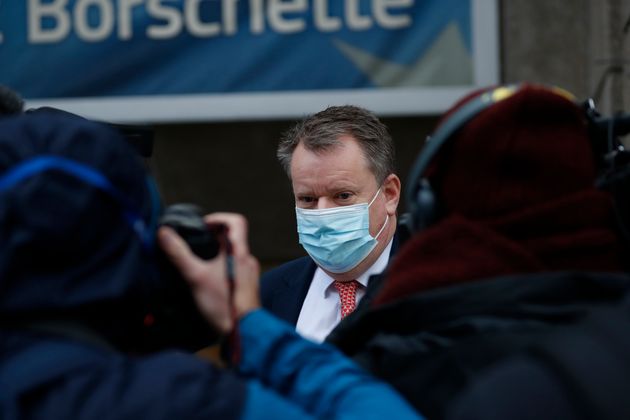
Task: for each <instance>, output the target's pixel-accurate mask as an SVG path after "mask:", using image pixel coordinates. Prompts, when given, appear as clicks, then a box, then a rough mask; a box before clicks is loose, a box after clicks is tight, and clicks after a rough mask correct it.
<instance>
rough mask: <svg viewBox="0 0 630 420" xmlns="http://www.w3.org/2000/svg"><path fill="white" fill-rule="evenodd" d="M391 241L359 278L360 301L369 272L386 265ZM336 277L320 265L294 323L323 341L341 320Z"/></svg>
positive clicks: (376, 270)
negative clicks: (335, 285)
mask: <svg viewBox="0 0 630 420" xmlns="http://www.w3.org/2000/svg"><path fill="white" fill-rule="evenodd" d="M392 242H393V241H392V240H390V241H389V244H387V246H386V247H385V249H384V250H383V252H381V255H380V256H379V257H378V259H377V260H376V261H375V262H374V264H372V266H370V268H368V269H367V271H366V272H365V273H363V274H362V275H360V276H359V278H357V279H356V281H358V282H359V284H361V286H359V287H358V288H357V293H356V299H357V304H358V303H359V301H360V300H361V298H362V297H363V296H364V295H365V288H366V287H367V285H368V280H369V278H370V276H372V275H374V274H380V273H382V272H383V270H385V268H386V267H387V263H388V262H389V253H390V251H391V248H392ZM334 281H335V280H334V279H333V278H332V277H330V276H329V275H328V274H326V272H324V270H322V269H321V268H319V267H317V269H316V270H315V274H314V275H313V280H312V281H311V285H310V287H309V288H308V292H307V293H306V299H304V304H303V305H302V310H301V311H300V316H299V317H298V320H297V325H296V327H295V329H296V330H297V332H298V333H300V334H301V335H302V336H303V337H306V338H309V339H311V340H313V341H316V342H318V343H321V342H322V341H324V339H325V338H326V336H327V335H328V334H330V332H331V331H332V330H333V328H335V326H336V325H337V324H338V323H339V321H341V304H340V302H339V292H338V291H337V289H335V287H334V286H333V282H334Z"/></svg>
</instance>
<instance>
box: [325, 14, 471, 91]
mask: <svg viewBox="0 0 630 420" xmlns="http://www.w3.org/2000/svg"><path fill="white" fill-rule="evenodd" d="M333 43H334V45H335V47H337V49H339V51H340V52H341V53H342V54H343V55H344V56H346V58H348V59H349V60H350V61H352V63H353V64H354V65H355V66H356V67H357V68H359V69H360V70H361V71H362V72H363V73H365V74H366V75H367V76H368V77H369V78H370V80H371V81H372V83H373V84H374V85H376V86H378V87H405V86H426V85H431V86H452V85H470V84H472V83H473V63H472V57H471V55H470V53H469V52H468V50H467V49H466V45H465V43H464V39H463V37H462V35H461V32H460V31H459V27H458V26H457V25H456V24H455V23H450V24H448V25H447V26H446V27H445V28H444V30H443V31H442V33H441V34H440V36H439V37H438V38H437V39H436V41H435V42H434V43H433V45H432V46H431V47H430V48H429V49H428V51H427V52H426V53H425V54H424V56H422V57H420V58H419V59H418V60H417V61H416V62H414V63H412V64H410V65H403V64H398V63H394V62H391V61H387V60H385V59H382V58H380V57H377V56H375V55H373V54H371V53H369V52H366V51H364V50H362V49H360V48H357V47H354V46H352V45H350V44H348V43H346V42H343V41H340V40H338V39H335V40H333Z"/></svg>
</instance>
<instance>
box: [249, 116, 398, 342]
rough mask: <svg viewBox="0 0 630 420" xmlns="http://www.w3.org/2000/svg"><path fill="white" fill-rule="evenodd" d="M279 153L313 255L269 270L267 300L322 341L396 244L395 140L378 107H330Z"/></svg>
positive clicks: (264, 285) (286, 140) (301, 233)
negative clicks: (374, 109)
mask: <svg viewBox="0 0 630 420" xmlns="http://www.w3.org/2000/svg"><path fill="white" fill-rule="evenodd" d="M278 159H279V160H280V163H281V164H282V166H283V167H284V169H285V170H286V172H287V174H288V175H289V178H290V180H291V183H292V187H293V194H294V197H295V205H296V209H295V211H296V220H297V231H298V237H299V241H300V244H301V245H302V246H303V247H304V249H305V251H306V252H307V253H308V257H303V258H298V259H296V260H293V261H290V262H288V263H286V264H284V265H282V266H280V267H277V268H275V269H273V270H271V271H269V272H267V273H266V274H265V275H264V276H263V277H262V280H261V296H262V302H263V306H264V307H265V308H267V309H268V310H269V311H271V312H272V313H274V314H275V315H277V316H279V317H280V318H283V319H285V320H286V321H288V322H290V323H292V324H294V325H296V329H297V331H298V332H299V333H300V334H302V335H303V336H306V337H308V338H311V339H313V340H316V341H322V340H324V338H325V337H326V336H327V335H328V333H330V331H331V330H332V329H333V328H334V327H335V326H336V325H337V324H338V323H339V321H340V320H341V319H342V318H343V317H345V316H346V315H347V314H349V313H350V312H352V310H354V307H355V306H356V304H357V303H358V302H359V300H361V299H362V298H363V297H364V296H365V294H366V292H369V290H372V289H373V288H374V287H375V283H376V282H377V279H376V277H372V278H371V276H375V275H378V274H380V273H382V272H383V270H384V269H385V268H386V266H387V264H388V262H389V259H390V256H391V254H392V252H394V251H395V250H396V248H397V240H396V238H395V232H396V225H397V223H396V208H397V206H398V201H399V198H400V179H399V178H398V176H396V175H395V174H394V147H393V142H392V139H391V137H390V135H389V133H388V132H387V128H386V127H385V126H384V125H383V124H382V123H381V122H380V121H379V120H378V118H377V117H376V116H375V115H374V114H372V113H371V112H369V111H367V110H365V109H363V108H359V107H356V106H338V107H330V108H327V109H325V110H324V111H321V112H319V113H316V114H314V115H312V116H310V117H307V118H306V119H304V120H303V121H301V122H299V123H298V124H296V125H295V126H294V127H293V128H292V129H291V130H289V131H288V132H287V133H286V134H285V136H284V137H283V139H282V141H281V142H280V145H279V147H278ZM368 286H369V287H370V289H368Z"/></svg>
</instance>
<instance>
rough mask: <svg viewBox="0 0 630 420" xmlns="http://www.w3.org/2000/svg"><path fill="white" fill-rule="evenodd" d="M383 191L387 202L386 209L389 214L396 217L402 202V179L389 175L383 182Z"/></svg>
mask: <svg viewBox="0 0 630 420" xmlns="http://www.w3.org/2000/svg"><path fill="white" fill-rule="evenodd" d="M382 191H383V195H384V196H385V200H386V201H385V209H386V210H387V214H389V215H390V216H394V215H395V214H396V209H397V208H398V202H399V201H400V178H398V176H397V175H396V174H389V175H388V176H387V178H385V181H384V182H383V187H382Z"/></svg>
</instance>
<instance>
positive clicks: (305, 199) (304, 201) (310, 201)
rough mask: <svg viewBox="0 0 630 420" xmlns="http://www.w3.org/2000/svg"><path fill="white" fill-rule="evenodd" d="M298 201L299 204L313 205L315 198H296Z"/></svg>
mask: <svg viewBox="0 0 630 420" xmlns="http://www.w3.org/2000/svg"><path fill="white" fill-rule="evenodd" d="M298 201H299V202H300V203H306V204H309V203H314V202H315V197H298Z"/></svg>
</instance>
